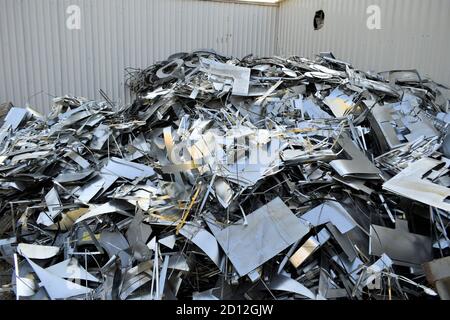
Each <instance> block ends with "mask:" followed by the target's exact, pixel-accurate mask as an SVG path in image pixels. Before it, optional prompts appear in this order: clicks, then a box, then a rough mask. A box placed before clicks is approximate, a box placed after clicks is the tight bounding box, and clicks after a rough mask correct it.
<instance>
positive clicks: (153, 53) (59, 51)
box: [0, 0, 450, 111]
mask: <svg viewBox="0 0 450 320" xmlns="http://www.w3.org/2000/svg"><path fill="white" fill-rule="evenodd" d="M73 4H75V5H78V6H80V8H81V30H68V29H67V28H66V26H65V23H66V19H67V17H68V15H67V14H66V8H67V6H69V5H73ZM372 4H376V5H379V6H380V8H381V27H382V29H381V30H372V31H371V30H368V29H367V27H366V20H367V17H368V15H367V14H366V9H367V7H368V6H369V5H372ZM320 9H322V10H324V11H325V26H324V27H323V28H322V29H321V30H318V31H314V30H313V17H314V13H315V11H316V10H320ZM449 16H450V1H449V0H428V1H423V0H285V1H283V2H281V5H280V6H279V7H277V6H259V5H252V4H236V3H225V2H215V1H199V0H0V103H1V102H5V101H12V102H14V103H15V104H16V105H23V104H24V103H25V102H27V101H29V102H30V103H31V104H32V105H34V106H37V108H38V109H40V110H43V111H47V110H48V106H49V104H50V100H51V96H52V95H54V96H59V95H64V94H72V95H81V96H85V97H88V98H95V99H99V98H100V95H99V93H98V91H99V89H103V90H104V91H105V92H106V93H107V94H108V95H109V96H110V97H111V98H112V99H113V100H116V101H122V102H124V101H129V98H128V90H127V89H126V88H125V86H124V76H125V72H124V69H125V67H146V66H148V65H150V64H152V63H153V62H155V61H157V60H162V59H165V58H166V57H167V56H168V55H170V54H172V53H174V52H179V51H190V50H194V49H198V48H213V49H215V50H217V51H218V52H222V53H224V54H227V55H234V56H238V57H242V56H244V55H246V54H248V53H254V54H257V55H260V56H262V55H272V54H275V53H277V54H280V55H290V54H296V55H305V56H313V55H314V54H315V53H318V52H320V51H333V52H334V54H335V55H336V56H337V57H338V58H340V59H342V60H348V61H350V62H352V63H353V65H355V66H356V67H358V68H361V69H365V70H368V69H372V70H377V71H381V70H387V69H402V68H417V69H418V70H419V71H420V72H421V73H422V74H424V75H429V76H431V77H432V78H433V79H435V80H437V81H440V82H443V83H445V84H450V41H449V40H450V37H449V35H448V32H449V31H450V19H449Z"/></svg>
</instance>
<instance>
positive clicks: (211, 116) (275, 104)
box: [0, 49, 450, 300]
mask: <svg viewBox="0 0 450 320" xmlns="http://www.w3.org/2000/svg"><path fill="white" fill-rule="evenodd" d="M126 73H127V75H126V79H125V83H126V87H127V89H129V90H130V92H129V93H130V94H131V96H133V97H134V99H133V101H131V103H124V102H121V101H119V100H117V97H112V96H111V97H108V95H107V94H106V93H105V92H103V91H100V94H101V96H102V97H103V100H104V101H94V100H90V99H86V98H82V97H73V96H63V97H56V98H55V99H53V101H52V104H51V105H50V106H49V107H50V112H49V113H48V114H46V115H41V114H39V112H36V111H35V110H33V108H32V106H29V105H28V104H27V106H26V107H21V106H15V105H14V104H13V103H7V104H0V200H3V201H1V203H0V256H1V257H2V259H3V260H4V262H5V264H6V267H5V270H0V273H2V274H7V275H8V273H9V275H10V276H9V275H8V276H7V277H4V278H5V279H7V280H6V281H7V282H8V281H9V279H11V283H6V285H5V286H2V293H3V292H4V291H6V292H7V293H11V294H12V295H13V296H15V297H16V298H17V299H19V300H25V299H26V300H40V299H88V300H159V299H162V300H177V299H180V300H190V299H194V300H202V299H208V300H212V299H214V300H215V299H236V300H259V299H262V300H268V299H315V300H316V299H317V300H323V299H329V300H331V299H352V300H353V299H358V300H359V299H368V300H400V299H408V300H412V299H414V300H415V299H438V298H441V299H446V298H448V292H449V290H448V288H449V285H448V283H449V282H448V275H447V274H446V273H445V272H443V271H442V270H443V269H444V267H439V268H438V270H436V268H434V267H433V266H435V263H439V261H441V260H440V259H445V258H446V257H447V256H448V255H449V250H448V249H449V247H450V236H449V235H450V212H449V211H450V210H449V209H450V192H449V188H450V138H449V137H450V133H449V132H448V130H449V129H448V128H450V112H449V110H450V108H449V107H450V102H449V94H450V90H449V89H448V88H446V87H445V86H443V85H442V84H438V83H435V82H434V81H433V80H432V79H429V78H427V77H425V76H423V75H420V74H419V73H418V72H417V71H415V70H393V71H387V72H381V73H376V72H363V71H361V70H357V69H355V68H354V67H353V66H352V64H351V63H349V62H345V61H341V60H339V59H337V58H336V57H335V56H334V55H333V54H332V53H331V52H323V53H320V54H319V55H317V56H315V57H314V58H313V59H309V58H305V57H299V56H292V57H289V58H283V57H276V56H268V57H257V56H254V55H248V56H245V57H243V58H242V59H237V58H233V57H227V56H224V55H222V54H219V53H217V52H215V51H214V50H210V49H202V50H196V51H193V52H179V53H175V54H173V55H171V56H169V57H168V58H167V59H165V60H163V61H159V62H155V63H154V64H153V65H150V66H148V67H146V68H144V69H134V68H127V69H126ZM1 80H3V81H8V79H1ZM31 94H32V93H30V95H31ZM115 101H118V102H115ZM1 102H2V101H0V103H1ZM407 226H409V227H410V229H408V228H407ZM377 259H378V260H377ZM2 266H3V265H2ZM431 286H435V288H436V290H437V291H438V293H439V297H436V296H435V292H434V290H432V289H431ZM8 291H10V292H8Z"/></svg>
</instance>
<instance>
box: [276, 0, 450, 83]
mask: <svg viewBox="0 0 450 320" xmlns="http://www.w3.org/2000/svg"><path fill="white" fill-rule="evenodd" d="M370 5H378V6H379V7H380V9H381V15H380V18H381V29H380V30H369V29H368V28H367V25H366V21H367V18H368V17H369V14H367V13H366V10H367V7H368V6H370ZM279 10H280V13H279V19H280V27H279V38H278V48H279V53H280V54H282V55H290V54H296V55H304V56H309V57H311V56H313V55H314V54H316V53H319V52H320V51H332V52H333V53H334V54H335V56H336V57H338V58H340V59H341V60H348V61H350V62H351V63H352V64H353V65H354V66H355V67H358V68H360V69H363V70H375V71H384V70H389V69H409V68H414V69H418V70H419V72H421V73H422V74H423V75H429V76H431V77H432V78H433V79H435V80H436V81H439V82H442V83H444V84H447V85H450V36H449V31H450V19H449V16H450V1H448V0H427V1H423V0H285V1H283V2H282V3H281V6H280V9H279ZM317 10H323V11H324V13H325V24H324V27H323V28H322V29H320V30H314V28H313V19H314V14H315V12H316V11H317Z"/></svg>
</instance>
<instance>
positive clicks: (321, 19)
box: [313, 10, 325, 30]
mask: <svg viewBox="0 0 450 320" xmlns="http://www.w3.org/2000/svg"><path fill="white" fill-rule="evenodd" d="M324 23H325V12H323V10H319V11H316V14H315V15H314V21H313V24H314V30H319V29H321V28H322V27H323V24H324Z"/></svg>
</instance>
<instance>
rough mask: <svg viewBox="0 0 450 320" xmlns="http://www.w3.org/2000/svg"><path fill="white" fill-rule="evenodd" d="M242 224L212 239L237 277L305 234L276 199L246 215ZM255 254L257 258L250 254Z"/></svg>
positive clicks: (291, 215)
mask: <svg viewBox="0 0 450 320" xmlns="http://www.w3.org/2000/svg"><path fill="white" fill-rule="evenodd" d="M243 222H244V221H243V219H241V220H239V221H238V222H237V223H236V224H234V225H231V226H229V227H227V228H225V229H223V230H221V231H220V232H218V233H217V235H216V238H217V241H218V242H219V244H220V245H221V247H222V249H223V250H224V252H225V254H226V255H227V256H228V257H229V258H230V261H231V263H232V264H233V266H234V267H235V268H236V271H237V272H238V273H239V275H240V276H244V275H246V274H247V273H249V272H250V271H252V270H254V269H256V268H257V267H259V266H260V265H262V264H263V263H264V262H266V261H267V260H269V259H270V258H272V257H274V256H275V255H276V254H278V253H280V252H281V251H283V250H284V249H286V248H287V247H288V246H290V245H291V244H293V243H294V242H295V241H297V240H299V239H301V238H302V237H303V236H305V235H306V234H307V233H308V231H309V228H308V227H307V226H305V225H304V224H303V223H302V222H301V221H300V220H299V219H298V218H297V217H295V215H294V214H293V213H292V211H291V210H290V209H289V208H288V207H287V206H286V205H285V204H284V202H283V201H282V200H281V199H280V198H279V197H277V198H275V199H274V200H272V201H271V202H269V203H268V204H266V205H265V206H263V207H261V208H259V209H258V210H256V211H254V212H252V213H251V214H249V215H247V225H246V226H244V225H243ZM268 244H270V245H268ZM255 252H258V254H257V255H255V254H252V253H255Z"/></svg>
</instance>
